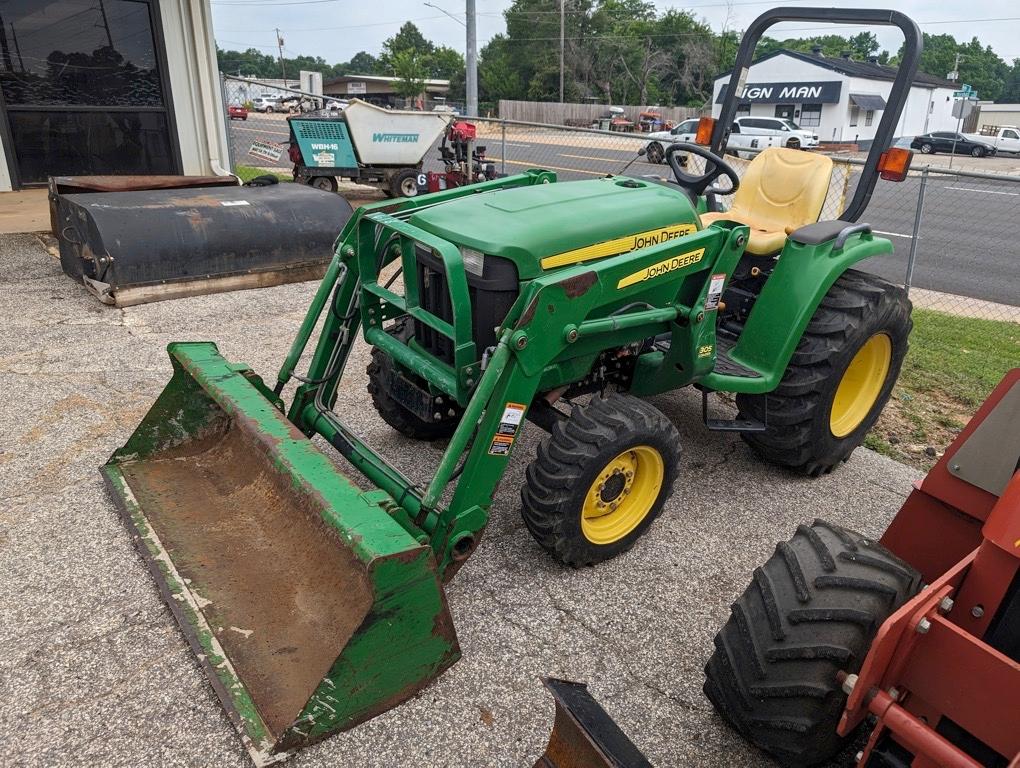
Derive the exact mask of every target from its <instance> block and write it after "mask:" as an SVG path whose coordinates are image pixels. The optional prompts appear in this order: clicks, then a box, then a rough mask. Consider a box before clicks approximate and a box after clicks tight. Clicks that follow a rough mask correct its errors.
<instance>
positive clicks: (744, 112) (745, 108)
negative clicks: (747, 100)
mask: <svg viewBox="0 0 1020 768" xmlns="http://www.w3.org/2000/svg"><path fill="white" fill-rule="evenodd" d="M749 114H751V105H750V104H737V115H736V116H737V117H747V116H748V115H749Z"/></svg>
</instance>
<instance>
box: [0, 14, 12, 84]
mask: <svg viewBox="0 0 1020 768" xmlns="http://www.w3.org/2000/svg"><path fill="white" fill-rule="evenodd" d="M0 53H2V55H3V65H4V69H6V70H7V71H8V72H13V71H14V63H13V62H12V61H11V49H10V47H9V46H8V45H7V24H6V23H5V22H4V17H3V16H0Z"/></svg>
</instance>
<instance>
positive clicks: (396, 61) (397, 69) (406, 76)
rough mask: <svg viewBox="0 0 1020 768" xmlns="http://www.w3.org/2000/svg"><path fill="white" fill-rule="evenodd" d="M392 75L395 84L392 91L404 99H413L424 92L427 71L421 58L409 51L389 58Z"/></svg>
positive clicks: (399, 52) (397, 53) (398, 52)
mask: <svg viewBox="0 0 1020 768" xmlns="http://www.w3.org/2000/svg"><path fill="white" fill-rule="evenodd" d="M391 61H392V62H393V74H394V75H396V77H397V82H396V83H394V85H393V90H395V91H396V92H397V95H398V96H401V97H403V98H405V99H414V98H417V97H418V96H421V94H422V93H424V92H425V76H426V74H427V71H426V69H425V65H424V63H423V62H422V57H421V56H420V55H419V54H417V53H416V52H415V51H413V50H411V49H407V50H403V51H397V52H396V53H394V54H393V55H392V57H391Z"/></svg>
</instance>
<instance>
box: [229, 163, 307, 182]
mask: <svg viewBox="0 0 1020 768" xmlns="http://www.w3.org/2000/svg"><path fill="white" fill-rule="evenodd" d="M234 174H235V175H236V176H237V177H238V178H239V179H240V180H241V181H242V182H249V181H251V180H252V179H254V178H255V177H256V176H266V175H273V176H276V178H278V179H279V180H280V181H294V177H293V176H292V175H291V174H289V173H285V172H283V171H266V170H263V169H262V168H255V167H253V166H250V165H239V166H237V168H236V169H234Z"/></svg>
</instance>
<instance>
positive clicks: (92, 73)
mask: <svg viewBox="0 0 1020 768" xmlns="http://www.w3.org/2000/svg"><path fill="white" fill-rule="evenodd" d="M0 5H2V6H3V27H2V30H0V91H2V95H3V98H2V99H0V191H8V190H11V189H21V188H23V187H32V186H40V185H43V184H45V183H46V180H47V177H49V176H57V175H76V174H163V173H170V174H180V173H184V174H188V175H208V174H225V173H227V167H228V166H229V162H228V159H227V158H228V154H227V134H226V125H225V123H226V119H225V116H224V109H223V103H222V95H221V91H220V79H219V72H218V68H217V66H216V45H215V42H214V40H213V31H212V19H211V14H210V10H209V0H4V2H3V3H0Z"/></svg>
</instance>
